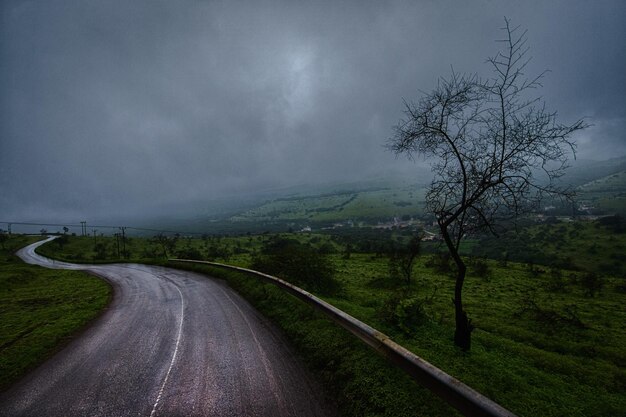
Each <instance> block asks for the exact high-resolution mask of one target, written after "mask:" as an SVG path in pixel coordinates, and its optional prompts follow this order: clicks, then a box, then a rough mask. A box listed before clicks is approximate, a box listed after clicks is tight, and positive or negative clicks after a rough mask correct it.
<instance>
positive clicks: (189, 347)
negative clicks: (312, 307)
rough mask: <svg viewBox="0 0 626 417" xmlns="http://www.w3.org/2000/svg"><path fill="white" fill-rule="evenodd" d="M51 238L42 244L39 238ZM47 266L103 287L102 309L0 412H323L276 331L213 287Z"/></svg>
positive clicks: (150, 274) (125, 267)
mask: <svg viewBox="0 0 626 417" xmlns="http://www.w3.org/2000/svg"><path fill="white" fill-rule="evenodd" d="M48 240H50V239H48ZM48 240H46V241H42V242H38V243H36V244H33V245H30V246H27V247H25V248H23V249H22V250H20V251H19V252H18V255H19V256H20V257H21V258H22V259H23V260H24V261H25V262H27V263H31V264H37V265H42V266H45V267H47V268H60V269H77V270H85V271H87V272H90V273H92V274H96V275H98V276H100V277H102V278H104V279H106V280H107V281H109V282H110V283H111V284H112V285H113V288H114V297H113V300H112V302H111V304H110V306H109V308H108V309H107V310H106V311H105V312H104V313H103V314H102V315H101V316H100V317H99V318H98V319H97V320H95V322H94V323H93V324H92V325H91V326H90V327H89V328H88V329H87V330H86V331H85V332H83V333H82V334H80V336H79V337H77V338H76V339H74V340H73V341H72V342H71V343H69V344H68V345H67V346H66V347H65V348H63V349H62V350H61V351H60V352H58V353H57V354H56V355H55V356H53V357H52V358H51V359H50V360H48V361H47V362H45V363H44V364H43V365H42V366H40V367H39V368H37V369H36V370H34V371H33V372H31V373H30V374H29V375H27V376H26V377H25V378H24V379H22V380H21V381H20V382H18V383H17V384H16V385H14V386H13V387H12V388H10V389H9V390H8V391H6V392H4V393H2V394H0V415H2V416H65V417H69V416H145V417H154V416H268V417H269V416H272V417H274V416H277V417H278V416H328V415H334V414H335V412H334V411H333V410H332V409H331V408H329V407H327V406H326V405H325V401H324V398H323V396H322V394H321V390H320V389H319V387H318V386H316V385H315V384H314V383H313V382H312V380H311V378H310V377H309V376H308V375H307V373H306V371H305V370H304V368H303V366H302V365H301V363H300V362H299V361H298V360H297V359H296V357H295V356H294V354H293V352H292V351H291V350H290V348H288V347H286V346H287V345H286V343H285V340H284V339H283V337H282V336H281V334H280V333H279V332H278V331H277V330H276V328H275V327H274V326H273V325H272V324H271V323H269V322H268V321H267V319H265V318H263V317H262V316H261V315H260V314H259V313H258V312H256V311H255V310H254V309H253V308H252V307H251V306H250V305H249V304H248V303H247V302H246V301H245V300H243V299H242V298H241V297H240V296H239V295H237V294H236V293H235V292H234V291H232V290H231V289H230V288H229V287H227V286H226V285H225V284H223V283H221V282H220V281H217V280H213V279H210V278H207V277H206V276H203V275H199V274H194V273H190V272H184V271H179V270H175V269H169V268H163V267H156V266H146V265H138V264H112V265H74V264H68V263H64V262H57V261H53V260H50V259H47V258H44V257H42V256H40V255H38V254H36V253H35V248H36V247H37V246H39V245H41V244H43V243H45V242H47V241H48Z"/></svg>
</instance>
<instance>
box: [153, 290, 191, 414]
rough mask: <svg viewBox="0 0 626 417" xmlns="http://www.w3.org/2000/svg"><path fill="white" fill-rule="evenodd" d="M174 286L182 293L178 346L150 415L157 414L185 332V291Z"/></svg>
mask: <svg viewBox="0 0 626 417" xmlns="http://www.w3.org/2000/svg"><path fill="white" fill-rule="evenodd" d="M174 287H175V288H176V290H177V291H178V294H180V324H179V325H178V337H177V338H176V347H175V348H174V354H173V355H172V360H171V362H170V367H169V369H168V370H167V374H165V379H164V380H163V385H161V389H160V390H159V395H158V396H157V399H156V402H155V403H154V407H152V412H151V413H150V417H154V416H155V415H156V409H157V407H158V405H159V401H161V396H162V395H163V390H164V389H165V385H166V384H167V380H168V379H169V377H170V372H172V368H173V367H174V362H175V361H176V355H177V354H178V346H179V345H180V338H181V336H182V334H183V320H184V319H185V299H184V298H183V293H182V292H180V289H179V288H178V287H177V286H176V285H174Z"/></svg>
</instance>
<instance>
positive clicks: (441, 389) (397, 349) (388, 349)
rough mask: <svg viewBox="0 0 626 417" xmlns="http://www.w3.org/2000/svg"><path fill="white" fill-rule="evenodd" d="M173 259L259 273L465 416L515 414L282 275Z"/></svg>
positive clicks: (504, 415) (507, 415) (495, 416)
mask: <svg viewBox="0 0 626 417" xmlns="http://www.w3.org/2000/svg"><path fill="white" fill-rule="evenodd" d="M170 261H173V262H187V263H197V264H206V265H211V266H217V267H221V268H226V269H231V270H235V271H239V272H244V273H246V274H251V275H255V276H257V277H259V278H261V279H262V280H263V281H265V282H268V283H271V284H274V285H276V286H277V287H279V288H281V289H283V290H285V291H286V292H288V293H289V294H291V295H293V296H295V297H297V298H299V299H300V300H302V301H304V302H305V303H307V304H309V305H310V306H312V307H314V308H315V309H317V310H319V311H321V312H322V313H324V314H326V315H327V316H329V317H330V318H331V319H332V320H333V321H334V322H335V323H337V324H339V325H340V326H342V327H344V328H345V329H347V330H348V331H350V332H351V333H352V334H354V335H355V336H356V337H358V338H359V339H361V340H362V341H363V342H365V343H367V344H368V345H369V346H370V347H372V348H373V349H374V350H376V351H377V352H378V353H380V354H382V355H383V356H384V357H385V358H387V360H389V361H390V362H392V363H393V364H395V365H396V366H397V367H399V368H400V369H402V370H403V371H405V372H407V373H408V374H409V375H410V376H411V377H412V378H413V379H414V380H415V381H416V382H417V383H418V384H420V385H422V386H424V387H426V388H428V389H429V390H431V391H432V392H433V393H435V394H436V395H438V396H439V397H441V398H442V399H443V400H444V401H446V402H447V403H448V404H450V405H451V406H453V407H454V408H456V409H457V410H459V411H460V412H461V413H463V414H464V415H466V416H489V417H515V414H513V413H512V412H510V411H509V410H507V409H505V408H503V407H502V406H500V405H499V404H497V403H495V402H494V401H492V400H490V399H489V398H487V397H485V396H484V395H482V394H480V393H479V392H477V391H475V390H473V389H472V388H470V387H468V386H467V385H465V384H463V383H462V382H461V381H459V380H458V379H456V378H454V377H452V376H450V375H448V374H447V373H445V372H444V371H442V370H441V369H439V368H437V367H435V366H433V365H431V364H430V363H428V362H426V361H425V360H423V359H422V358H420V357H419V356H417V355H415V354H414V353H412V352H410V351H408V350H407V349H405V348H404V347H402V346H400V345H398V344H397V343H395V342H394V341H393V340H391V339H390V338H389V337H388V336H386V335H385V334H383V333H381V332H379V331H378V330H376V329H374V328H373V327H371V326H368V325H367V324H365V323H363V322H361V321H359V320H357V319H355V318H354V317H352V316H351V315H349V314H347V313H345V312H343V311H341V310H339V309H338V308H336V307H334V306H332V305H331V304H329V303H327V302H326V301H324V300H322V299H320V298H318V297H316V296H314V295H313V294H311V293H309V292H308V291H305V290H303V289H301V288H299V287H296V286H295V285H292V284H290V283H288V282H286V281H284V280H282V279H280V278H276V277H274V276H272V275H268V274H264V273H262V272H258V271H254V270H252V269H247V268H241V267H238V266H232V265H226V264H221V263H218V262H208V261H195V260H190V259H170Z"/></svg>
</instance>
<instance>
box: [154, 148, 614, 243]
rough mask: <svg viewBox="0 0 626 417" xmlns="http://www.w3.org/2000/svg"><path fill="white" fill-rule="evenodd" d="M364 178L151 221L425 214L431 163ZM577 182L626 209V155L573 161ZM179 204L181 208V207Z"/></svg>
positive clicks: (601, 206)
mask: <svg viewBox="0 0 626 417" xmlns="http://www.w3.org/2000/svg"><path fill="white" fill-rule="evenodd" d="M387 174H388V175H381V176H378V177H371V178H367V179H363V180H361V181H351V182H348V181H346V182H341V181H336V182H332V183H325V184H301V185H294V186H290V187H283V188H276V189H268V190H261V191H257V192H255V193H254V194H245V195H238V196H231V197H228V198H222V199H219V200H210V201H202V200H198V201H195V202H193V203H190V202H186V203H184V204H180V205H178V206H172V207H170V208H169V209H168V210H165V212H166V214H164V215H162V216H161V217H160V218H159V219H152V220H149V221H148V223H149V224H150V225H151V226H154V225H158V226H159V227H160V228H169V229H172V230H189V231H199V232H207V233H241V232H246V231H251V232H259V231H285V230H288V229H293V230H297V229H299V228H302V227H306V226H312V227H327V226H332V225H333V224H336V223H345V224H347V223H351V224H358V223H366V224H376V223H378V222H390V221H394V219H395V220H402V219H407V218H416V217H421V216H423V215H424V196H425V191H426V188H427V186H428V184H429V182H430V179H431V174H430V172H429V170H428V168H425V167H421V166H420V167H416V170H415V173H414V174H406V173H404V174H398V173H387ZM562 180H563V182H564V183H566V184H569V185H572V186H574V187H576V189H577V191H578V192H579V197H578V199H579V201H582V202H583V203H584V204H587V205H590V206H593V207H594V208H596V211H599V212H601V213H607V214H609V213H624V214H626V157H621V158H614V159H610V160H607V161H588V160H587V161H585V160H577V161H573V166H572V167H571V168H570V169H568V170H567V173H566V175H565V176H564V177H563V178H562ZM177 207H178V208H177Z"/></svg>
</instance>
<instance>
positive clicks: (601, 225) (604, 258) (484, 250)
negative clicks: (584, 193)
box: [471, 217, 626, 284]
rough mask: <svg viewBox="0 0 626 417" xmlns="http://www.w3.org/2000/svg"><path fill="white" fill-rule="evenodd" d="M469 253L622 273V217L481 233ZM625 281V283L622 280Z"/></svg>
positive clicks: (625, 223)
mask: <svg viewBox="0 0 626 417" xmlns="http://www.w3.org/2000/svg"><path fill="white" fill-rule="evenodd" d="M471 253H472V254H474V255H475V256H484V257H489V258H492V259H505V258H508V259H510V260H513V261H518V262H526V263H529V262H530V263H534V264H540V265H546V266H555V267H559V268H566V269H575V270H579V271H587V272H594V273H597V274H602V275H614V276H617V277H619V276H622V277H624V276H626V220H624V219H620V218H619V217H607V218H604V219H600V220H599V221H595V222H592V221H577V222H557V223H552V224H541V225H535V226H532V227H529V228H525V229H522V230H521V231H520V232H519V233H517V234H516V233H513V232H511V233H509V234H507V235H504V236H501V237H499V238H495V237H491V236H488V237H485V238H483V239H482V240H480V242H479V243H477V244H475V245H474V246H473V247H472V249H471ZM625 284H626V283H625Z"/></svg>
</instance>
